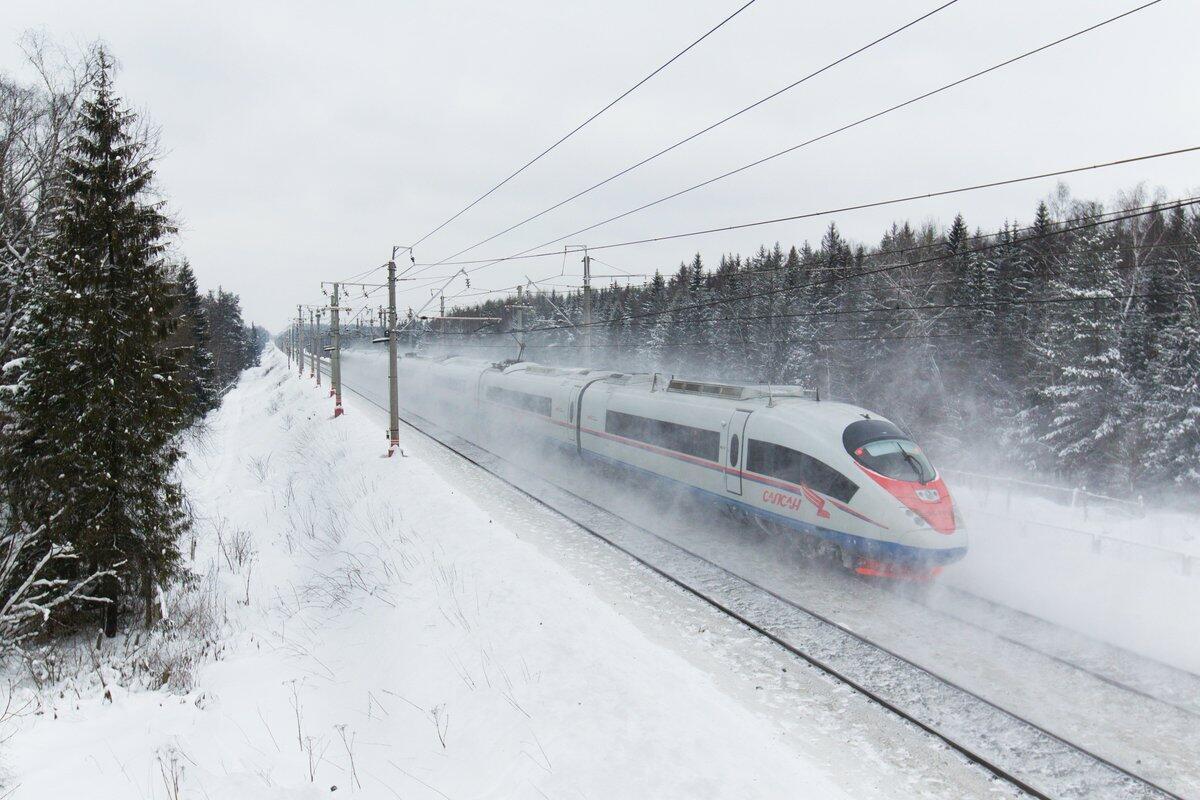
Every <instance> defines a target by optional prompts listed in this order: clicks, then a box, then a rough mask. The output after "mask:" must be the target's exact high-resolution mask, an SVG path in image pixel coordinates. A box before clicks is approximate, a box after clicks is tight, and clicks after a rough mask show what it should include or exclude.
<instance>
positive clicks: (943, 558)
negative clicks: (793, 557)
mask: <svg viewBox="0 0 1200 800" xmlns="http://www.w3.org/2000/svg"><path fill="white" fill-rule="evenodd" d="M545 438H547V439H548V440H550V441H552V442H554V443H555V444H557V445H559V446H560V447H562V448H563V449H564V450H568V451H569V452H572V453H574V452H575V446H574V445H572V444H568V443H565V442H562V441H559V440H557V439H552V438H551V437H545ZM582 455H583V457H584V460H595V461H599V462H602V463H605V464H613V465H615V466H618V467H621V468H623V469H627V470H629V471H631V472H635V473H638V474H641V475H645V476H648V477H650V478H654V479H657V480H659V481H661V482H664V483H668V484H671V485H672V486H673V488H682V489H685V490H686V491H687V492H689V493H690V494H695V495H699V496H700V497H701V498H702V499H703V500H705V501H707V502H711V503H715V504H717V505H723V506H730V507H733V508H736V509H737V510H739V511H744V512H747V513H750V514H753V515H755V516H757V517H762V518H763V519H767V520H770V521H771V522H774V523H778V524H781V525H783V526H784V527H786V528H791V529H792V530H796V531H799V532H800V533H804V534H807V535H809V536H817V537H819V538H821V539H824V540H826V541H830V542H834V543H836V544H838V545H840V546H841V547H845V548H847V549H848V550H850V551H851V552H853V553H856V554H858V555H862V556H865V557H867V558H871V559H875V560H878V561H887V562H890V563H903V564H911V565H921V566H929V567H934V566H940V565H944V564H950V563H953V562H955V561H958V560H959V559H961V558H962V557H963V556H965V555H966V554H967V548H965V547H951V548H941V549H932V548H926V547H913V546H911V545H904V544H899V543H897V542H883V541H880V540H878V539H868V538H866V537H864V536H855V535H854V534H852V533H845V532H843V531H835V530H832V529H830V528H822V527H821V526H819V525H813V524H812V523H810V522H804V521H803V520H798V519H793V518H792V517H787V516H784V515H783V514H776V513H774V512H772V511H767V510H766V509H762V508H758V507H756V506H752V505H750V504H749V503H746V502H743V501H741V500H736V499H734V498H732V497H729V496H726V495H720V494H717V493H716V492H710V491H709V490H707V489H701V488H700V487H698V486H692V485H691V484H689V483H684V482H683V481H679V480H675V479H674V478H668V477H667V476H666V475H661V474H659V473H657V472H653V471H651V470H648V469H644V468H642V467H638V466H635V465H633V464H628V463H626V462H624V461H620V460H618V459H615V458H612V457H611V456H606V455H604V454H602V453H594V452H591V451H589V450H584V451H582Z"/></svg>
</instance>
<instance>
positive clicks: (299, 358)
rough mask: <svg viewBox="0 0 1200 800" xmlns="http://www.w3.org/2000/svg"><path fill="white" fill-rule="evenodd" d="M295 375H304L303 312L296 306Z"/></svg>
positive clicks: (300, 376) (301, 376)
mask: <svg viewBox="0 0 1200 800" xmlns="http://www.w3.org/2000/svg"><path fill="white" fill-rule="evenodd" d="M296 376H297V377H299V378H303V377H304V312H302V311H301V310H300V306H299V305H297V306H296Z"/></svg>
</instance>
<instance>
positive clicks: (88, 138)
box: [0, 42, 264, 653]
mask: <svg viewBox="0 0 1200 800" xmlns="http://www.w3.org/2000/svg"><path fill="white" fill-rule="evenodd" d="M27 45H28V48H27V55H28V56H29V59H30V62H31V64H32V65H33V66H34V67H35V68H36V71H37V74H38V77H39V79H40V80H39V82H38V83H36V84H33V85H25V84H22V83H20V82H18V81H15V80H9V79H7V78H5V77H3V76H0V365H2V366H0V522H2V527H0V653H3V652H7V651H11V650H12V649H14V648H20V647H21V646H22V643H23V642H26V641H27V640H28V639H29V638H30V637H32V636H35V635H38V634H39V632H41V631H42V630H43V629H44V628H45V627H46V626H47V625H57V626H59V627H60V628H61V629H62V630H72V629H75V628H76V627H77V626H78V625H80V624H86V623H90V622H91V621H98V622H102V625H103V628H104V630H105V633H106V634H107V635H109V636H112V635H114V634H115V633H116V631H117V627H118V623H119V621H120V620H121V618H122V611H123V609H126V608H137V609H139V610H140V611H141V612H142V613H143V614H144V615H145V619H146V621H147V623H149V622H151V621H152V620H153V619H154V616H155V612H156V609H157V608H158V607H159V603H160V602H161V597H162V591H163V589H164V588H165V587H167V586H169V585H170V582H171V581H173V580H175V579H176V578H178V577H179V576H180V575H181V574H182V557H181V553H180V537H181V536H182V535H183V534H184V533H185V532H186V531H187V530H188V529H189V527H190V524H191V520H190V518H189V515H188V511H187V507H186V503H185V498H184V496H183V491H182V489H181V486H180V484H179V481H178V479H177V477H176V474H175V467H176V465H177V464H178V462H179V459H180V457H181V455H182V436H183V434H184V433H185V432H186V431H187V430H188V429H189V428H190V427H191V426H193V425H194V424H195V423H196V422H197V421H198V420H200V419H201V418H202V417H203V416H204V415H205V414H206V413H207V412H208V411H210V410H211V409H213V408H214V407H215V406H216V405H217V404H218V403H219V401H220V396H221V393H222V391H223V390H224V389H225V388H226V387H227V386H229V385H230V384H231V383H232V382H234V381H235V380H236V378H237V376H238V374H239V373H240V372H241V371H242V370H243V369H245V368H246V367H247V366H250V365H253V364H255V363H257V360H258V354H259V351H260V350H261V347H262V345H263V342H264V337H263V335H262V334H261V332H259V331H258V330H257V329H256V328H254V327H253V326H250V327H247V326H246V325H245V324H244V323H243V320H242V312H241V308H240V305H239V301H238V298H237V296H236V295H235V294H232V293H230V292H227V291H225V290H223V289H218V290H217V291H216V292H209V293H207V294H202V293H201V292H200V290H199V288H198V286H197V283H196V278H195V275H194V274H193V272H192V269H191V266H190V265H189V264H188V262H187V261H186V260H185V259H183V258H180V257H179V256H178V254H177V251H176V249H175V240H174V238H173V236H174V233H175V227H174V225H173V223H172V221H171V219H170V218H169V216H168V215H167V214H166V213H165V210H164V203H165V201H164V200H163V197H162V194H161V191H160V189H159V187H158V185H157V183H156V180H155V172H154V164H155V137H154V135H153V133H152V132H151V131H150V130H149V129H148V128H147V127H146V125H145V124H144V122H143V121H142V120H141V119H139V117H138V116H137V115H136V114H134V113H133V112H131V111H130V110H129V108H128V106H127V105H126V104H125V103H124V102H123V101H122V100H121V99H120V98H119V97H118V95H117V93H116V90H115V87H114V85H113V73H114V67H113V62H112V59H111V57H110V56H109V55H108V53H107V52H106V51H105V50H104V49H102V48H94V49H92V50H90V51H88V52H87V53H86V54H85V55H84V56H82V57H80V58H78V59H72V60H71V61H70V63H62V64H52V63H50V60H49V58H48V57H47V55H46V54H47V53H49V52H54V51H53V50H51V49H50V48H48V47H46V46H44V45H42V44H40V43H38V42H27Z"/></svg>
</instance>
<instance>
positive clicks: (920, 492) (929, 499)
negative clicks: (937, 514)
mask: <svg viewBox="0 0 1200 800" xmlns="http://www.w3.org/2000/svg"><path fill="white" fill-rule="evenodd" d="M917 497H919V498H921V499H922V500H924V501H925V502H926V503H936V502H937V501H938V500H940V499H941V497H942V496H941V495H940V494H938V490H937V489H917Z"/></svg>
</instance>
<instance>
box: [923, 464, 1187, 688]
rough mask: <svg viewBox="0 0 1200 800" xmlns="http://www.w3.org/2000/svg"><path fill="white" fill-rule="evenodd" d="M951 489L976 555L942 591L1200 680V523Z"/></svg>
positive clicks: (948, 579) (1175, 516)
mask: <svg viewBox="0 0 1200 800" xmlns="http://www.w3.org/2000/svg"><path fill="white" fill-rule="evenodd" d="M951 489H952V491H953V492H954V497H955V501H956V503H957V504H958V506H959V507H960V509H961V510H962V512H963V514H964V515H965V518H966V521H967V526H968V529H969V530H970V534H971V552H970V554H969V555H968V557H967V558H966V559H965V560H964V561H962V563H960V564H957V565H955V567H954V568H952V569H950V570H948V571H947V573H946V575H945V577H944V580H945V581H946V583H948V584H950V585H953V586H958V587H960V588H964V589H968V590H970V591H971V592H973V593H975V594H977V595H980V596H981V597H985V598H988V599H990V600H995V601H996V602H1000V603H1003V604H1005V605H1007V606H1009V607H1012V608H1016V609H1018V610H1020V611H1024V612H1026V613H1029V614H1033V615H1034V616H1037V617H1041V618H1042V619H1046V620H1049V621H1051V622H1055V623H1057V624H1059V625H1063V626H1065V627H1068V628H1072V629H1074V630H1077V631H1080V632H1082V633H1085V634H1087V635H1089V636H1092V637H1095V638H1097V639H1101V640H1103V641H1107V642H1111V643H1112V644H1116V645H1119V646H1121V647H1124V648H1127V649H1129V650H1133V651H1134V652H1137V653H1141V654H1143V655H1146V656H1149V657H1150V658H1154V659H1157V660H1159V661H1162V662H1164V663H1167V664H1170V665H1172V666H1175V667H1179V668H1181V669H1185V670H1188V671H1190V672H1193V673H1198V674H1200V519H1197V518H1196V517H1194V516H1190V515H1186V514H1180V513H1172V512H1153V511H1152V512H1150V513H1148V514H1147V515H1145V516H1144V517H1139V516H1132V515H1130V514H1128V513H1119V512H1116V511H1105V510H1104V509H1097V508H1093V509H1091V510H1090V511H1089V512H1087V513H1086V515H1085V512H1084V511H1083V510H1082V509H1080V508H1071V507H1069V506H1066V505H1063V504H1059V503H1055V502H1052V501H1050V500H1046V499H1043V498H1039V497H1032V496H1029V495H1024V494H1020V493H1017V494H1015V495H1014V496H1013V497H1011V498H1010V497H1009V495H1008V493H1007V492H1006V491H1004V490H1002V489H998V490H993V491H987V490H986V489H980V488H977V487H975V486H963V485H955V484H954V483H953V481H952V479H951Z"/></svg>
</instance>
